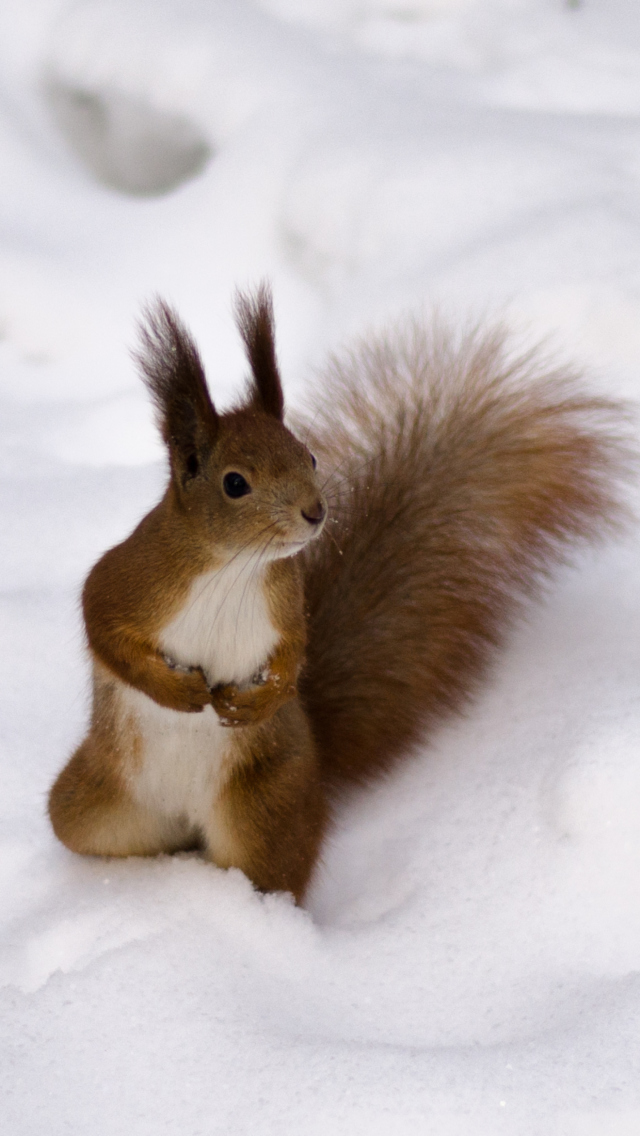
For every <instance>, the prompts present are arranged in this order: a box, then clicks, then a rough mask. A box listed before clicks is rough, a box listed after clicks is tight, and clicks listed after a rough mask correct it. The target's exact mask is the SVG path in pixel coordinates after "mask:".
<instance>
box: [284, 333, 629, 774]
mask: <svg viewBox="0 0 640 1136" xmlns="http://www.w3.org/2000/svg"><path fill="white" fill-rule="evenodd" d="M505 338H506V337H505V333H504V331H503V330H502V329H500V328H498V329H497V330H493V331H488V332H487V331H477V330H476V331H472V332H470V333H468V334H466V335H464V336H460V337H458V338H457V339H456V337H455V336H453V335H450V334H448V333H446V332H445V331H443V330H442V329H438V328H437V327H436V328H434V329H432V330H430V331H428V330H424V329H423V328H421V327H419V326H418V325H410V326H409V327H408V328H407V329H406V330H405V331H404V333H399V334H397V335H395V336H393V337H386V338H380V339H378V340H374V341H368V342H367V343H366V344H363V345H362V347H361V348H360V350H358V351H356V352H353V353H352V354H350V355H348V356H347V357H346V358H344V359H342V360H339V359H337V360H334V361H333V362H332V364H331V367H330V369H329V373H328V376H327V384H326V386H324V388H323V391H322V402H321V404H320V406H319V407H318V408H317V411H316V414H315V416H314V417H313V418H312V419H311V422H312V426H311V427H310V429H309V434H308V442H309V445H310V446H311V447H312V448H313V449H314V450H315V451H316V452H317V453H318V455H319V456H320V455H321V456H322V460H323V465H325V467H326V468H327V469H330V470H332V471H333V472H332V474H331V476H330V478H329V481H328V485H327V493H328V496H329V499H330V516H331V518H332V519H331V522H330V528H329V533H330V535H327V536H325V538H324V540H323V541H321V542H318V543H317V544H316V546H314V547H313V548H311V549H310V550H309V552H308V554H307V565H306V601H307V608H308V616H309V645H308V652H307V664H306V668H305V670H304V673H303V676H302V680H301V694H302V699H303V704H304V705H305V708H306V709H307V711H308V714H309V716H310V720H311V723H312V728H313V732H314V735H315V738H316V741H317V744H318V747H319V751H320V757H321V763H322V766H323V769H324V771H325V775H326V777H327V780H328V782H329V784H331V783H334V784H335V783H340V782H345V781H346V782H348V781H358V780H360V781H361V780H364V779H366V778H367V777H369V776H370V775H373V774H375V773H376V772H379V771H381V770H384V769H386V768H388V767H389V765H390V764H391V763H392V762H393V760H394V759H395V757H396V756H398V755H400V754H401V753H403V752H406V750H407V748H408V747H409V746H411V744H412V743H415V742H416V741H418V740H419V739H420V738H421V737H422V736H423V734H424V731H425V729H426V728H428V727H429V726H430V725H433V724H435V723H436V722H438V721H439V720H441V719H442V718H443V717H444V716H445V715H446V714H448V713H451V712H452V711H455V710H456V709H458V708H460V707H461V706H462V705H463V704H464V703H465V701H466V700H467V698H468V697H469V695H470V694H472V693H473V691H474V689H475V687H476V684H477V682H478V680H479V679H480V678H481V677H482V675H483V673H484V671H485V670H486V668H487V665H488V664H489V663H490V661H491V659H492V657H493V654H494V651H495V648H496V647H497V646H498V645H499V644H500V643H501V642H502V641H503V639H504V636H505V633H506V631H507V630H508V628H509V626H510V625H511V623H512V622H513V619H514V616H515V615H516V613H517V611H518V609H519V607H520V606H521V604H522V601H523V600H524V599H526V598H527V597H529V596H531V595H532V594H534V593H535V592H536V590H537V589H538V587H539V585H540V583H541V582H542V580H543V579H544V577H545V575H546V574H547V573H548V572H549V570H550V569H551V568H553V567H554V566H555V565H557V564H558V563H559V562H561V561H563V560H565V559H566V557H567V553H568V551H569V548H570V546H572V545H575V543H576V541H584V540H593V539H594V538H597V537H599V536H600V535H602V534H603V533H604V532H606V531H607V530H610V529H611V528H612V527H614V526H615V525H616V524H617V523H618V522H619V521H620V519H621V516H622V513H623V509H622V507H621V506H620V504H619V500H620V494H619V484H618V482H619V479H620V476H621V474H623V473H624V470H625V468H628V461H629V449H628V446H627V445H626V443H625V438H624V428H625V411H624V408H623V407H621V406H620V404H618V403H616V402H615V401H613V400H609V399H606V398H601V397H589V396H586V395H585V394H584V393H583V392H582V390H581V384H580V383H579V382H578V381H577V379H576V376H575V375H574V374H573V373H571V372H570V371H569V370H566V369H562V368H559V369H558V368H553V367H549V366H548V364H546V363H545V360H544V359H543V358H541V357H540V356H539V355H538V354H537V353H535V352H532V353H529V354H526V355H521V356H520V357H514V356H513V354H510V352H509V350H508V347H507V345H506V342H505ZM314 409H316V408H314Z"/></svg>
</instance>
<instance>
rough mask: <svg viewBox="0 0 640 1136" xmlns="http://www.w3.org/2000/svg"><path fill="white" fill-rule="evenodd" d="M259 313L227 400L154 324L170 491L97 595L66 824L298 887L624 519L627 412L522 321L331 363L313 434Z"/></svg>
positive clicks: (253, 297)
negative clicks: (290, 419) (329, 837)
mask: <svg viewBox="0 0 640 1136" xmlns="http://www.w3.org/2000/svg"><path fill="white" fill-rule="evenodd" d="M237 322H238V326H239V331H240V333H241V336H242V338H243V340H244V344H245V347H246V352H247V355H248V360H249V364H250V380H249V383H248V387H247V389H246V392H245V394H244V396H243V398H242V400H241V401H240V403H239V404H238V405H237V406H236V407H235V408H233V409H231V410H229V411H228V412H226V413H218V411H217V410H216V409H215V406H214V403H213V402H212V399H211V397H210V394H209V391H208V387H207V383H206V380H205V374H204V370H203V366H202V363H201V360H200V357H199V354H198V351H197V349H196V346H195V344H194V342H193V340H192V338H191V336H190V334H189V333H188V331H187V330H186V329H185V327H184V326H183V324H182V323H181V322H180V320H179V318H178V317H177V315H176V314H175V312H174V311H173V310H172V309H171V308H170V307H168V306H167V305H166V304H164V303H163V302H161V301H158V302H157V304H156V305H155V306H154V307H153V308H152V309H150V310H149V311H148V312H147V317H146V322H145V324H144V325H143V329H142V348H141V351H140V354H139V356H138V361H139V364H140V368H141V372H142V377H143V380H144V382H145V383H146V385H147V387H148V390H149V392H150V394H151V397H152V400H153V402H154V404H155V408H156V412H157V417H158V421H159V426H160V430H161V433H162V437H163V439H164V442H165V445H166V447H167V450H168V457H169V479H168V484H167V488H166V492H165V493H164V496H163V497H162V499H161V501H160V502H159V504H158V505H156V507H155V508H154V509H152V510H151V512H150V513H148V515H147V516H145V517H144V519H143V520H142V521H141V522H140V524H139V525H138V527H137V528H136V529H135V530H134V531H133V533H132V534H131V535H130V536H129V537H128V538H127V539H126V540H124V541H123V542H122V543H121V544H118V545H116V546H115V547H114V548H112V549H111V550H110V551H108V552H106V553H105V555H104V556H103V557H102V558H101V559H100V560H99V561H98V563H97V564H96V565H95V567H94V568H93V569H92V571H91V572H90V573H89V576H88V578H87V581H86V583H85V586H84V591H83V598H82V604H83V614H84V621H85V627H86V637H87V642H88V647H89V652H90V656H91V661H92V666H93V706H92V712H91V721H90V726H89V731H88V734H87V736H86V738H85V739H84V741H83V742H82V744H81V745H80V746H79V748H78V749H77V750H76V752H75V753H74V754H73V756H72V757H71V759H70V760H69V762H68V764H67V765H66V767H65V768H64V769H63V770H62V772H61V773H60V774H59V776H58V778H57V780H56V781H55V783H54V785H53V787H52V789H51V792H50V796H49V815H50V818H51V822H52V825H53V829H54V831H55V833H56V835H57V836H58V837H59V839H60V840H61V841H62V842H63V843H64V844H65V845H67V847H68V848H70V849H72V850H73V851H75V852H79V853H84V854H90V855H102V856H129V855H154V854H157V853H163V852H164V853H170V852H175V851H179V850H189V849H196V848H199V849H200V850H201V851H202V852H203V853H204V855H205V856H206V857H208V858H209V859H210V860H212V861H213V862H214V863H215V864H217V865H219V866H221V867H237V868H240V869H241V870H242V871H243V872H245V874H246V875H247V876H248V877H249V879H250V880H251V881H252V882H253V884H254V885H255V886H256V887H257V888H258V889H260V890H264V891H273V890H282V891H288V892H291V893H292V894H293V896H294V898H295V900H296V901H298V902H300V901H301V900H302V899H303V897H304V894H305V889H306V888H307V886H308V884H309V880H310V877H311V875H312V872H313V869H314V866H315V864H316V862H317V860H318V857H319V855H320V852H321V847H322V841H323V837H324V835H325V832H326V829H327V825H328V823H329V820H330V815H331V808H332V805H333V803H334V801H335V799H336V796H337V795H338V794H339V793H340V791H341V789H342V788H343V787H344V786H349V785H355V784H362V783H365V782H367V781H368V780H369V779H370V778H372V777H373V776H374V775H376V774H380V773H382V772H384V771H386V770H388V769H390V768H391V766H392V765H393V763H394V762H395V761H396V760H397V759H398V758H399V757H400V756H401V755H403V754H406V753H407V752H408V751H409V750H410V749H411V747H412V746H414V745H415V744H416V743H417V742H419V741H420V740H422V739H423V738H424V737H425V736H426V735H427V734H428V731H429V730H430V729H433V728H434V726H435V725H437V724H438V723H439V722H441V721H443V720H444V719H445V718H446V717H447V716H448V715H451V714H453V713H455V712H456V711H458V712H459V711H460V710H461V709H463V708H464V706H465V705H466V703H467V702H468V700H469V699H470V697H471V696H472V695H473V694H474V693H475V691H476V689H477V687H478V684H479V682H480V680H481V679H482V678H483V677H484V676H485V675H486V673H487V670H488V668H489V666H490V663H491V661H492V660H493V658H494V656H495V654H496V651H497V649H498V648H499V647H500V645H501V644H502V643H503V642H504V640H505V636H506V634H507V632H508V630H509V628H510V627H511V626H512V624H513V622H514V618H515V617H516V615H517V614H518V612H519V610H520V608H521V606H522V604H523V602H524V601H525V600H527V599H528V598H529V597H531V596H533V595H535V594H536V593H537V592H538V590H539V588H540V585H541V584H542V583H543V582H544V580H545V578H546V577H547V576H548V574H549V572H550V571H551V570H552V569H553V567H554V566H556V565H557V564H559V563H561V562H562V561H564V560H565V559H567V556H568V553H569V551H570V549H571V547H572V545H574V544H575V543H576V542H580V541H585V540H594V539H597V538H599V537H601V536H602V535H604V534H606V533H607V532H608V531H610V530H612V529H614V528H615V527H616V526H617V525H618V524H619V522H620V520H621V518H622V517H623V514H624V506H623V504H622V503H621V494H620V490H619V482H620V478H621V477H623V476H624V474H625V467H626V464H627V462H628V458H629V448H628V445H627V443H626V442H625V427H624V419H625V410H624V407H623V406H622V405H621V404H619V403H617V402H616V401H615V400H610V399H607V398H603V397H593V396H590V395H589V394H587V393H584V392H582V390H581V387H580V383H579V381H578V378H577V376H576V375H574V374H573V373H572V372H570V371H568V370H566V369H562V368H555V369H554V368H553V367H551V366H549V365H548V364H546V363H545V360H544V359H542V358H539V357H538V355H537V354H536V352H532V353H529V354H526V355H522V356H520V357H514V356H513V355H512V354H510V353H509V350H508V348H507V344H506V333H505V332H504V331H503V330H502V329H500V328H498V329H497V330H489V331H483V330H482V329H476V330H472V331H470V332H468V333H466V334H463V335H459V336H458V337H457V338H456V336H455V335H452V334H450V333H448V332H446V331H444V330H442V329H438V327H435V328H433V329H432V330H431V332H429V331H428V330H426V329H425V328H424V327H422V326H421V325H419V324H418V323H414V324H411V325H408V326H407V327H405V329H404V331H400V332H397V333H396V334H395V335H391V336H386V337H384V336H381V337H378V338H371V339H369V340H367V341H366V342H363V344H362V345H361V346H360V347H359V348H358V349H356V350H355V351H354V352H352V353H351V354H349V355H346V356H345V357H343V358H342V359H340V358H334V359H333V360H332V362H331V364H330V366H329V370H328V373H327V376H326V381H325V383H324V387H323V391H322V395H321V397H320V398H318V401H317V406H316V407H314V408H313V410H312V412H311V413H310V415H309V416H308V418H307V419H306V420H304V421H303V422H301V424H300V426H299V428H298V430H297V431H296V433H294V432H292V431H291V430H290V429H289V428H288V427H287V426H285V425H284V422H283V417H284V398H283V392H282V385H281V380H280V374H279V369H278V364H277V358H276V351H275V341H274V317H273V305H272V299H271V294H270V291H269V289H268V287H267V286H266V285H263V286H261V287H260V288H259V289H258V290H257V291H256V292H255V293H253V294H248V295H242V294H239V296H238V300H237ZM302 437H303V438H304V441H302V440H300V439H301V438H302ZM314 455H315V456H314ZM320 469H322V471H323V472H322V480H321V479H320V474H319V470H320Z"/></svg>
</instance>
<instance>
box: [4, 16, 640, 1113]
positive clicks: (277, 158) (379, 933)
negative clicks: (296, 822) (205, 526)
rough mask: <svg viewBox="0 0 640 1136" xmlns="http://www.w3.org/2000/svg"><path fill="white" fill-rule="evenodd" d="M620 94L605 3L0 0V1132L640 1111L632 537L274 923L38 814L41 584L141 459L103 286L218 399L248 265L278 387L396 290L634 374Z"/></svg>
mask: <svg viewBox="0 0 640 1136" xmlns="http://www.w3.org/2000/svg"><path fill="white" fill-rule="evenodd" d="M639 114H640V9H639V8H638V6H637V4H636V3H635V2H634V0H606V3H605V0H583V2H582V3H579V4H570V3H563V2H562V0H483V2H482V3H480V0H304V2H303V0H254V2H253V3H252V2H251V0H155V2H153V3H151V0H127V2H126V3H125V2H124V0H78V2H75V3H71V2H70V0H22V2H21V3H20V4H18V3H17V2H15V0H7V3H5V4H4V5H3V6H2V8H0V156H1V160H2V178H1V179H0V441H1V444H0V478H1V480H0V484H1V486H2V491H3V492H2V500H1V502H0V523H1V525H2V535H1V540H2V548H3V550H4V554H3V557H2V560H1V562H0V604H1V606H2V617H1V624H0V625H1V626H2V628H3V633H4V634H3V645H2V653H1V659H2V663H1V670H0V673H1V675H2V682H1V684H0V700H1V703H2V713H1V715H0V721H1V723H2V725H1V727H0V753H1V758H2V770H3V793H2V802H1V805H0V809H1V829H0V839H1V841H2V854H1V855H0V881H1V882H0V895H1V898H2V912H3V914H2V938H1V942H0V984H1V991H0V1003H1V1011H0V1033H1V1035H2V1041H1V1043H0V1053H1V1054H2V1060H1V1061H0V1079H1V1082H2V1088H1V1090H0V1092H1V1094H2V1098H1V1099H2V1105H1V1107H0V1112H1V1114H2V1117H3V1121H2V1131H3V1133H7V1136H35V1134H36V1133H38V1134H39V1133H42V1132H46V1133H47V1136H62V1134H66V1133H84V1132H87V1133H89V1132H90V1133H91V1134H92V1136H116V1134H120V1133H122V1132H126V1133H127V1134H129V1136H147V1134H148V1136H152V1134H153V1136H161V1134H162V1133H180V1136H200V1134H203V1136H205V1134H206V1136H213V1134H217V1133H220V1134H221V1136H223V1134H224V1136H244V1134H245V1133H257V1134H259V1136H270V1134H274V1136H275V1134H278V1136H281V1134H291V1136H294V1134H295V1136H316V1134H317V1136H361V1134H362V1136H365V1134H366V1136H378V1134H380V1136H414V1134H419V1133H420V1134H421V1133H427V1132H428V1133H434V1134H436V1133H437V1136H501V1134H503V1133H504V1134H505V1136H540V1134H542V1133H544V1134H545V1136H636V1134H637V1133H638V1131H640V1078H639V1075H638V1069H639V1067H640V1065H639V1062H640V977H639V976H640V904H639V900H638V894H639V890H640V762H639V761H638V749H639V743H640V694H639V687H638V674H639V673H640V600H639V599H638V587H637V580H638V572H639V569H640V547H639V542H638V536H637V533H635V532H631V533H630V534H629V535H628V536H627V537H626V538H625V539H621V540H620V541H619V542H618V543H617V544H613V545H610V546H609V547H608V548H606V549H601V550H599V551H597V552H593V553H592V554H589V555H588V556H587V555H585V556H583V557H582V558H581V560H580V562H579V564H578V565H577V566H576V567H575V568H574V569H573V570H571V571H569V570H567V571H565V572H563V573H562V574H561V575H560V577H559V579H558V581H557V584H556V586H555V587H554V588H553V590H552V591H551V593H550V594H549V596H548V598H547V599H546V601H545V602H544V604H542V605H539V606H538V607H536V608H535V609H534V610H532V612H531V613H530V615H529V617H528V619H527V621H526V623H524V624H523V625H522V626H521V627H520V628H518V629H517V630H516V632H515V633H514V635H513V637H512V640H511V642H510V645H509V647H508V650H507V651H506V652H505V653H504V655H503V656H502V658H501V659H500V661H499V663H498V665H497V666H496V668H495V670H494V672H493V674H492V676H491V679H490V681H489V682H488V683H487V685H486V687H485V689H484V691H483V693H482V695H481V696H480V697H479V698H478V700H477V702H476V704H475V706H474V707H473V708H472V709H471V710H470V711H469V713H468V714H467V715H466V717H465V718H464V719H463V720H460V721H456V722H452V723H448V724H446V725H445V726H443V728H442V729H441V730H440V731H439V732H438V734H437V736H435V737H433V738H432V739H431V740H430V742H429V744H428V745H425V746H424V747H423V748H422V749H421V750H420V751H419V752H417V753H415V754H412V755H408V758H407V762H406V764H405V765H404V766H403V767H402V768H401V769H399V770H398V772H397V773H396V774H395V775H394V776H393V777H390V778H389V779H387V780H386V781H385V782H382V783H379V784H378V785H376V786H374V787H373V788H372V789H371V790H369V791H367V792H361V793H359V794H354V796H353V798H352V799H351V800H349V801H347V802H345V804H344V806H343V808H342V809H341V811H340V815H339V816H338V818H337V822H336V826H335V829H334V831H333V834H332V836H331V838H330V840H329V842H328V844H327V847H326V851H325V855H324V859H323V863H322V865H321V868H320V870H319V872H318V874H317V878H316V879H315V881H314V884H313V887H312V890H311V893H310V896H309V900H308V903H307V905H306V909H305V910H302V909H298V908H295V907H294V906H293V905H292V903H291V902H290V900H289V899H288V898H287V897H286V896H282V895H274V896H259V895H257V894H255V893H254V892H253V891H252V889H251V887H250V885H249V883H248V881H247V880H246V879H245V878H244V877H243V876H242V875H241V874H240V873H239V872H236V871H231V872H223V871H220V870H217V869H215V868H213V867H212V866H210V865H208V864H205V863H203V862H201V861H200V860H199V859H198V858H197V857H194V856H177V857H173V858H160V859H158V860H150V861H143V860H135V859H131V860H128V861H122V862H117V861H99V860H85V859H81V858H79V857H76V856H74V855H72V854H71V853H69V852H68V851H67V850H66V849H64V848H63V847H62V846H60V845H59V844H58V843H57V842H56V840H55V838H54V837H53V834H52V833H51V831H50V829H49V826H48V822H47V820H46V815H45V799H46V793H47V790H48V787H49V785H50V783H51V781H52V779H53V777H54V776H55V774H56V772H57V771H58V769H59V768H60V767H61V765H62V764H63V763H64V761H65V760H66V757H67V755H68V754H69V752H70V750H71V748H72V747H73V745H74V744H75V742H76V741H77V740H78V739H79V738H80V737H81V735H82V731H83V724H84V722H85V721H86V715H87V708H88V689H87V684H88V675H87V667H86V660H85V658H84V654H83V640H82V628H81V623H80V617H79V610H78V594H79V589H80V586H81V582H82V580H83V578H84V575H85V574H86V572H87V570H88V568H89V567H90V565H91V564H92V563H93V561H94V560H95V558H96V557H97V556H98V555H99V554H100V552H101V551H102V550H104V549H105V548H107V547H108V546H110V545H111V544H113V543H114V542H115V541H117V540H119V539H121V538H122V537H123V536H124V535H126V533H127V532H128V531H129V530H130V529H131V527H132V526H133V525H134V524H135V523H136V521H137V520H138V519H139V517H140V516H141V515H142V513H143V512H144V511H145V510H146V509H148V508H149V507H150V505H151V504H152V503H153V502H154V500H155V499H156V497H157V495H158V493H159V492H160V489H161V486H162V484H163V478H164V472H163V465H162V461H161V457H162V455H161V452H160V448H159V444H158V442H157V439H156V436H155V433H154V430H153V427H152V415H151V412H150V407H149V406H148V404H147V402H146V400H145V397H144V395H143V391H142V385H141V384H140V382H139V380H138V379H137V377H136V375H135V370H134V367H133V364H132V362H131V359H130V357H129V354H128V352H129V349H130V348H131V346H132V345H133V344H134V343H135V319H136V316H137V315H138V314H139V312H140V309H141V304H142V303H143V302H145V301H147V300H149V299H150V298H151V297H152V296H153V295H154V294H155V293H156V292H159V293H161V294H163V295H165V296H166V297H167V298H168V299H170V300H172V301H173V302H175V303H176V304H177V306H178V308H179V310H180V311H181V314H182V316H183V317H184V319H185V320H186V322H187V323H188V324H189V325H190V326H191V327H192V329H193V331H194V334H195V335H196V337H197V339H198V341H199V342H200V344H201V346H202V351H203V354H204V357H205V360H206V364H207V368H208V373H209V377H210V383H211V386H212V389H213V392H214V396H215V397H216V398H217V400H218V401H219V403H220V404H221V405H222V404H224V403H225V402H226V401H227V400H228V399H229V397H230V396H231V393H232V392H233V391H234V390H235V389H237V386H238V383H239V381H240V380H241V377H242V374H243V360H242V354H241V350H240V345H239V342H238V336H237V334H236V332H235V330H234V327H233V320H232V316H231V298H232V293H233V289H234V288H235V286H236V285H245V284H248V283H252V282H255V281H257V280H259V279H261V278H262V277H264V276H269V277H270V278H271V280H272V281H273V285H274V289H275V297H276V309H277V317H278V334H279V350H280V356H281V361H282V368H283V371H284V375H285V378H286V382H287V391H288V394H289V399H290V402H291V403H292V404H294V405H295V404H296V403H297V404H300V402H302V401H303V400H304V391H305V388H306V389H310V388H315V387H316V386H317V384H318V382H320V381H321V380H320V379H319V378H318V370H317V369H318V367H319V366H320V365H321V362H322V359H323V357H324V356H325V354H326V352H327V351H328V350H331V349H333V348H336V347H339V346H340V344H342V343H344V342H346V341H348V339H349V337H350V336H352V335H353V334H358V333H360V332H362V331H364V330H366V328H367V327H372V326H379V325H380V324H383V323H385V322H388V321H390V320H393V319H394V318H396V317H397V316H398V314H399V313H401V312H403V311H405V310H407V309H411V310H414V311H420V310H423V309H426V310H428V309H430V308H432V307H433V306H434V305H435V306H437V307H438V308H439V309H440V310H441V311H442V312H443V313H444V314H445V315H447V316H449V317H451V318H453V319H455V320H457V321H464V320H465V319H466V318H468V317H469V316H471V317H477V316H478V315H483V314H484V313H494V314H495V313H497V314H498V315H499V316H506V317H507V318H508V319H509V320H510V322H511V323H512V324H513V325H514V327H515V330H516V333H517V335H518V336H519V337H521V338H522V339H524V340H526V341H528V342H531V340H535V339H536V338H537V337H540V336H547V335H550V336H551V343H552V344H553V346H554V348H555V349H557V350H558V351H560V353H561V354H564V355H565V356H568V357H572V358H574V359H575V360H577V361H578V362H579V363H582V364H583V365H584V366H585V367H586V368H587V370H588V371H590V373H591V375H592V380H593V383H594V384H595V385H596V386H599V387H600V388H601V389H604V390H607V391H610V392H612V393H616V394H623V395H625V396H630V397H632V398H637V397H638V396H639V395H640V379H639V378H638V374H639V373H640V372H639V370H638V364H639V363H640V205H639V201H640V194H639V192H638V191H639V188H640V187H639V182H640V126H639V121H640V120H639V118H638V115H639Z"/></svg>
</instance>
